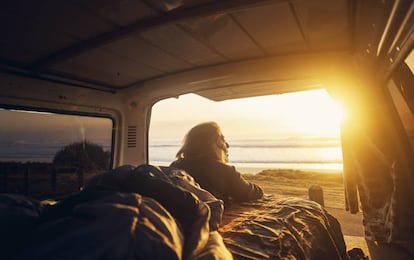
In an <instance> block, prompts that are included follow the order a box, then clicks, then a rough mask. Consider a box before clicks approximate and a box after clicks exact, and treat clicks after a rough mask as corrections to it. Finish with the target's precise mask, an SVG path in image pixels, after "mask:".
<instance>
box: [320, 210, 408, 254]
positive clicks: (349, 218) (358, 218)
mask: <svg viewBox="0 0 414 260" xmlns="http://www.w3.org/2000/svg"><path fill="white" fill-rule="evenodd" d="M326 210H327V211H328V212H329V213H330V214H331V215H332V216H334V217H335V218H337V219H338V221H339V223H340V224H341V228H342V233H343V235H344V240H345V244H346V247H347V250H351V249H353V248H360V249H362V251H363V252H364V254H365V255H366V256H368V259H373V260H377V259H378V260H389V259H394V260H404V259H414V258H413V256H412V255H410V254H409V253H407V252H405V251H404V250H403V249H401V248H398V247H393V246H389V245H381V244H377V243H374V242H372V241H370V240H367V239H365V237H364V227H363V224H362V213H361V212H358V213H356V214H350V213H349V212H347V211H346V210H344V209H338V208H329V207H327V208H326Z"/></svg>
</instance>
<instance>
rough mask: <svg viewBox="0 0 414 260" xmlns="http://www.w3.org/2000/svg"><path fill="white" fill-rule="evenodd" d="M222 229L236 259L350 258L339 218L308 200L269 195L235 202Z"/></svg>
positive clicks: (225, 218)
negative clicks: (248, 200) (241, 202)
mask: <svg viewBox="0 0 414 260" xmlns="http://www.w3.org/2000/svg"><path fill="white" fill-rule="evenodd" d="M219 233H220V234H221V235H222V237H223V240H224V243H225V245H226V246H227V248H228V249H229V250H230V252H231V253H232V254H233V257H234V259H348V256H347V252H346V246H345V241H344V238H343V235H342V231H341V227H340V224H339V222H338V221H337V220H336V219H335V218H334V217H333V216H331V215H330V214H329V213H328V212H327V211H326V210H325V209H324V208H322V207H321V206H320V205H319V204H317V203H316V202H313V201H309V200H304V199H299V198H283V199H277V200H276V199H273V198H272V197H271V196H267V197H265V198H264V199H261V200H258V201H253V202H248V203H243V204H239V205H233V206H231V207H230V208H226V210H225V214H224V216H223V223H222V225H221V227H220V229H219Z"/></svg>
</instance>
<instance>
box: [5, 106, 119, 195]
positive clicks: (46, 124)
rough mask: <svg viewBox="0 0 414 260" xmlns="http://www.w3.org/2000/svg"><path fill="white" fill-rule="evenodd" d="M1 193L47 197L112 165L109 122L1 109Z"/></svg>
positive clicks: (75, 187)
mask: <svg viewBox="0 0 414 260" xmlns="http://www.w3.org/2000/svg"><path fill="white" fill-rule="evenodd" d="M0 118H1V120H0V144H1V145H0V192H9V193H20V194H26V195H30V196H32V197H35V198H39V199H45V198H50V197H56V196H61V195H65V194H67V193H71V192H74V191H76V190H79V189H81V187H82V185H83V183H84V181H85V180H86V179H87V178H90V177H92V176H93V175H95V174H97V173H99V172H102V171H105V170H108V169H109V168H110V166H111V150H112V130H113V122H112V119H110V118H102V117H95V116H84V115H68V114H59V113H49V112H47V113H45V112H37V111H29V110H21V109H1V108H0Z"/></svg>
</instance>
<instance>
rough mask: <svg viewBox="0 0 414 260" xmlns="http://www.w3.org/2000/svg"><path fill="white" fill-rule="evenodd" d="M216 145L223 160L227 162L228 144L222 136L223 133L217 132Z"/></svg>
mask: <svg viewBox="0 0 414 260" xmlns="http://www.w3.org/2000/svg"><path fill="white" fill-rule="evenodd" d="M218 146H219V147H220V149H221V150H222V152H223V157H224V158H223V159H224V161H225V162H228V161H229V150H228V148H229V144H228V143H227V142H226V139H225V138H224V135H223V134H222V133H220V134H219V139H218Z"/></svg>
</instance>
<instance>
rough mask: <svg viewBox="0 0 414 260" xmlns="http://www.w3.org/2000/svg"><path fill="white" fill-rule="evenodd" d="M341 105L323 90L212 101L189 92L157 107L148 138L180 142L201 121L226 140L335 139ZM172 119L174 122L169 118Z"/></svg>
mask: <svg viewBox="0 0 414 260" xmlns="http://www.w3.org/2000/svg"><path fill="white" fill-rule="evenodd" d="M341 116H342V109H341V107H340V105H339V104H338V103H337V102H335V101H334V100H333V99H332V98H331V97H330V96H329V95H328V93H327V92H326V91H325V90H313V91H305V92H300V93H299V92H297V93H290V94H281V95H271V96H263V97H254V98H243V99H236V100H229V101H221V102H214V101H210V100H208V99H205V98H203V97H200V96H197V95H193V94H189V95H184V96H180V97H179V98H178V99H175V98H171V99H167V100H163V101H160V102H159V103H157V104H156V105H155V106H154V108H153V111H152V120H151V129H150V133H151V138H154V139H158V138H167V139H169V138H182V137H183V135H184V134H185V132H186V131H187V130H188V129H190V128H191V127H192V126H194V125H195V124H198V123H200V122H203V121H216V122H217V123H219V125H221V127H222V129H223V132H224V134H225V135H226V136H227V137H228V138H229V137H230V138H242V137H256V138H257V137H261V138H268V137H278V136H279V137H281V136H289V137H292V136H327V137H338V136H339V125H340V121H341ZM172 118H174V122H173V123H172V122H171V119H172Z"/></svg>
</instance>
